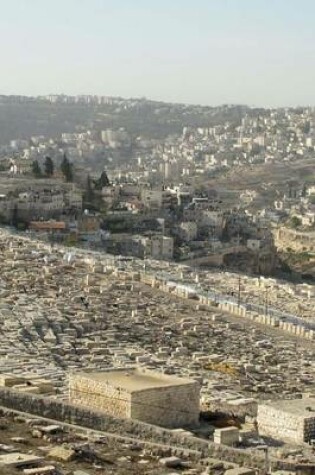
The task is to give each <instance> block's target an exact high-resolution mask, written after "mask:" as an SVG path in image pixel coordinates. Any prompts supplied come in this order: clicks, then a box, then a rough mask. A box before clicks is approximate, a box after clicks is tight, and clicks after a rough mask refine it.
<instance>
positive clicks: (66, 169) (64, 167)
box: [60, 154, 73, 183]
mask: <svg viewBox="0 0 315 475" xmlns="http://www.w3.org/2000/svg"><path fill="white" fill-rule="evenodd" d="M60 170H61V173H62V174H63V176H64V178H65V180H66V182H67V183H70V182H72V181H73V165H72V163H71V162H70V161H69V160H68V158H67V155H66V154H64V156H63V160H62V162H61V165H60Z"/></svg>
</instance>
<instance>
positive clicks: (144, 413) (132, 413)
mask: <svg viewBox="0 0 315 475" xmlns="http://www.w3.org/2000/svg"><path fill="white" fill-rule="evenodd" d="M69 396H70V402H71V403H73V404H79V405H82V406H86V407H90V408H94V409H96V410H100V411H102V412H105V413H106V414H110V415H112V416H115V417H120V418H132V419H136V420H140V421H143V422H147V423H149V424H155V425H159V426H162V427H170V428H176V427H192V426H196V425H198V422H199V413H200V408H199V400H200V386H199V383H197V382H191V383H190V384H187V383H185V384H182V385H178V384H174V385H173V386H161V387H156V388H151V389H139V390H137V391H132V392H128V391H124V389H123V388H120V387H115V386H113V385H112V384H109V383H107V382H106V381H105V380H104V381H102V380H100V381H97V380H95V379H93V378H92V377H91V378H90V377H89V373H87V374H86V375H82V373H78V374H72V375H70V378H69Z"/></svg>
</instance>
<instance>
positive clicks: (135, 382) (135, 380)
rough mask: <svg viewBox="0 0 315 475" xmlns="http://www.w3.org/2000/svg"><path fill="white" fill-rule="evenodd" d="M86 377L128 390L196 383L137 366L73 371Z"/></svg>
mask: <svg viewBox="0 0 315 475" xmlns="http://www.w3.org/2000/svg"><path fill="white" fill-rule="evenodd" d="M75 375H79V376H81V377H84V378H87V379H93V380H94V381H101V382H103V383H108V384H110V385H111V386H114V387H120V388H122V389H124V390H126V391H128V392H135V391H141V390H145V389H153V388H161V387H171V386H182V385H185V384H198V383H197V382H196V381H194V380H193V379H188V378H179V377H174V376H169V375H164V374H161V373H157V372H153V371H142V370H140V369H137V368H131V369H128V368H126V369H121V370H120V369H118V370H117V369H113V370H112V371H102V372H91V373H90V372H79V373H75Z"/></svg>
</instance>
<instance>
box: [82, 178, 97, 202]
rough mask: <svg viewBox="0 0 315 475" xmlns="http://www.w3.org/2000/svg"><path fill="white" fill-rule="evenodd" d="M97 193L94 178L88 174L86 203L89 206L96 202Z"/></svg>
mask: <svg viewBox="0 0 315 475" xmlns="http://www.w3.org/2000/svg"><path fill="white" fill-rule="evenodd" d="M94 198H95V194H94V190H93V186H92V180H91V177H90V175H88V177H87V180H86V188H85V192H84V203H85V205H87V206H89V205H91V204H92V203H93V202H94Z"/></svg>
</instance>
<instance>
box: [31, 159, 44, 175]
mask: <svg viewBox="0 0 315 475" xmlns="http://www.w3.org/2000/svg"><path fill="white" fill-rule="evenodd" d="M32 173H33V175H34V176H35V177H36V178H40V177H41V176H42V170H41V168H40V166H39V163H38V161H37V160H34V161H33V162H32Z"/></svg>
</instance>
